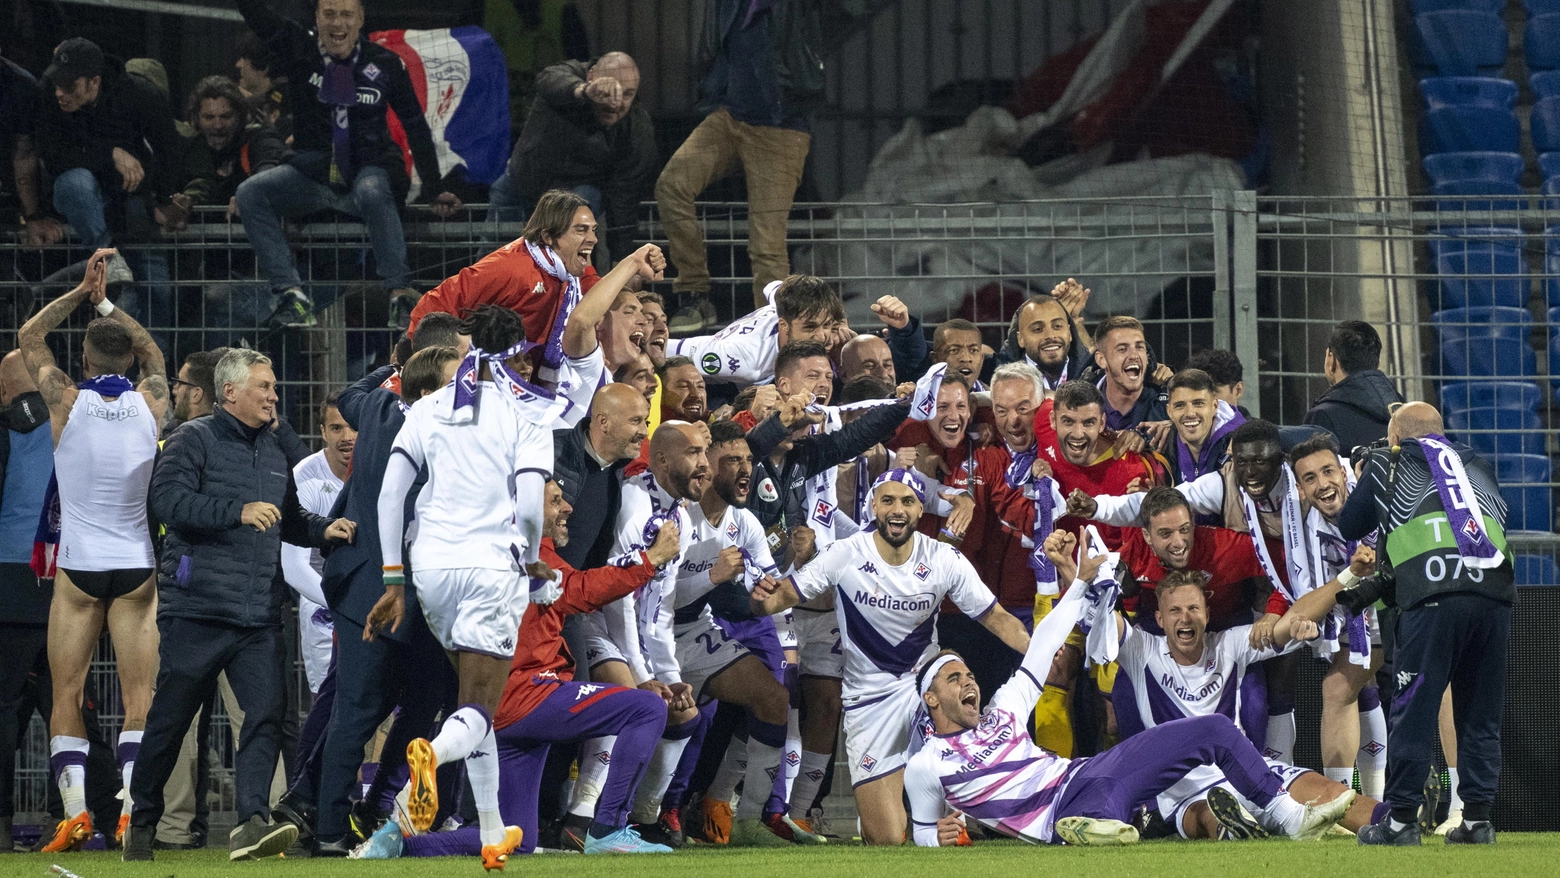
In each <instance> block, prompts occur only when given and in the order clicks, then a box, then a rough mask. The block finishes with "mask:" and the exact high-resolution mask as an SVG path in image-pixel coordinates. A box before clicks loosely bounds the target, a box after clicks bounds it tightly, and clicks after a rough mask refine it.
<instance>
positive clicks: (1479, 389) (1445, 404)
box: [1441, 381, 1544, 415]
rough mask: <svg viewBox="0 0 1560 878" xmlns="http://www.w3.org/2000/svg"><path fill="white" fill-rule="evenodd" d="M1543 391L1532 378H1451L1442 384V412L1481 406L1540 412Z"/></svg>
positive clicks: (1448, 412) (1447, 412) (1446, 412)
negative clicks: (1474, 379) (1509, 379)
mask: <svg viewBox="0 0 1560 878" xmlns="http://www.w3.org/2000/svg"><path fill="white" fill-rule="evenodd" d="M1543 395H1544V394H1543V391H1541V390H1539V388H1538V385H1537V384H1534V383H1533V382H1531V381H1449V382H1447V383H1445V384H1442V385H1441V412H1442V413H1443V414H1447V415H1450V414H1451V413H1452V412H1458V411H1467V410H1468V409H1478V408H1501V409H1517V410H1521V411H1530V412H1537V411H1538V403H1539V400H1540V399H1542V398H1543Z"/></svg>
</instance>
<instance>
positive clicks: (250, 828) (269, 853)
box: [228, 814, 298, 860]
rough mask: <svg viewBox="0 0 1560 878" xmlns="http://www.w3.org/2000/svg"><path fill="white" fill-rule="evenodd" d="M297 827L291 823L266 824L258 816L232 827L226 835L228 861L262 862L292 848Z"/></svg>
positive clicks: (296, 835)
mask: <svg viewBox="0 0 1560 878" xmlns="http://www.w3.org/2000/svg"><path fill="white" fill-rule="evenodd" d="M297 840H298V827H296V826H294V825H292V824H291V823H266V822H265V821H264V820H261V819H260V815H259V814H256V815H255V816H253V817H251V818H249V820H247V821H246V822H244V823H240V824H239V825H237V826H235V827H233V831H232V832H231V833H229V834H228V859H229V860H263V859H265V858H266V857H274V856H276V855H277V854H279V853H282V852H283V851H285V850H287V849H288V848H290V847H292V843H293V842H295V841H297Z"/></svg>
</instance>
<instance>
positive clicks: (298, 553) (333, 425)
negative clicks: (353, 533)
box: [282, 393, 357, 753]
mask: <svg viewBox="0 0 1560 878" xmlns="http://www.w3.org/2000/svg"><path fill="white" fill-rule="evenodd" d="M340 397H341V394H339V393H332V394H331V395H330V396H328V397H326V398H325V401H324V402H323V403H321V404H320V434H321V435H322V436H323V437H324V439H325V447H324V448H322V449H320V450H319V451H316V452H315V453H313V454H311V455H309V456H308V457H305V458H304V459H303V460H301V461H299V462H298V465H297V466H295V467H293V481H294V482H296V483H297V485H298V502H299V503H301V504H303V508H304V509H307V510H309V511H310V512H312V513H314V514H315V515H324V516H327V517H328V516H329V515H330V510H331V507H333V506H335V505H336V499H337V497H338V496H339V495H340V494H341V489H342V486H343V485H344V484H345V483H346V479H347V473H348V472H349V471H350V470H351V469H352V449H353V448H354V447H355V446H356V444H357V431H356V430H354V429H352V426H351V425H350V424H348V423H347V421H346V419H345V418H343V417H342V416H341V410H340V409H339V408H337V405H336V403H337V400H338V399H340ZM324 570H325V558H324V556H322V555H321V554H320V550H319V549H311V548H307V547H305V546H295V545H293V544H292V543H282V576H283V577H284V578H285V579H286V580H287V584H288V585H290V586H292V588H293V591H296V592H297V593H298V639H299V647H300V648H301V650H302V652H303V666H304V672H305V674H306V676H307V678H308V681H309V691H310V692H312V693H313V694H315V695H316V696H318V695H319V694H320V685H321V684H322V683H324V681H325V673H326V671H327V669H328V668H329V667H330V663H331V653H332V651H333V650H332V646H331V643H332V640H333V638H334V636H335V626H334V625H333V624H332V623H331V620H330V610H329V609H328V608H327V601H326V600H325V592H324V591H323V590H322V589H321V588H320V578H321V573H323V572H324ZM333 688H334V687H333ZM333 695H334V693H332V696H333ZM309 715H310V716H311V717H313V716H314V715H315V714H314V712H313V711H310V714H309ZM328 719H329V713H327V712H323V711H322V712H321V713H320V718H319V719H318V720H316V722H317V723H319V727H318V728H310V726H309V724H308V723H305V724H304V729H303V731H302V732H301V733H300V735H299V748H298V751H299V752H300V753H308V752H310V751H312V750H313V749H314V744H315V743H316V742H317V741H318V739H319V736H320V735H321V734H323V733H324V731H325V729H324V727H323V723H324V722H325V721H328Z"/></svg>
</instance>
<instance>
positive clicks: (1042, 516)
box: [1003, 447, 1061, 595]
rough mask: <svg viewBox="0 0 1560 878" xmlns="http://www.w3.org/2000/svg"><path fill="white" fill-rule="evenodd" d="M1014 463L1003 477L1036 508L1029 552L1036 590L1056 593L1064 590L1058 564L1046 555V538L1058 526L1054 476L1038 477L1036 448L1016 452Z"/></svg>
mask: <svg viewBox="0 0 1560 878" xmlns="http://www.w3.org/2000/svg"><path fill="white" fill-rule="evenodd" d="M1012 455H1013V462H1012V463H1010V464H1008V468H1007V473H1006V474H1004V476H1003V478H1004V479H1005V480H1006V481H1007V484H1008V487H1009V488H1014V489H1017V490H1022V491H1023V492H1024V496H1025V497H1028V498H1029V500H1030V502H1032V503H1034V507H1035V523H1034V529H1033V531H1032V532H1031V533H1030V542H1031V543H1033V546H1032V547H1031V548H1030V551H1029V569H1030V570H1032V571H1034V574H1035V593H1036V594H1043V595H1054V594H1059V593H1060V592H1061V588H1060V587H1059V585H1058V583H1057V581H1056V565H1055V564H1052V563H1051V559H1050V558H1047V557H1046V556H1045V538H1046V537H1048V536H1050V535H1051V531H1052V530H1053V529H1055V518H1056V510H1055V509H1053V508H1052V504H1053V503H1054V502H1055V498H1054V497H1053V496H1052V494H1051V491H1052V488H1051V484H1052V483H1051V477H1050V476H1046V477H1044V478H1039V479H1037V478H1035V477H1034V465H1035V447H1031V448H1030V449H1029V450H1027V451H1014V452H1012Z"/></svg>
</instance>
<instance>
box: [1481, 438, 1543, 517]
mask: <svg viewBox="0 0 1560 878" xmlns="http://www.w3.org/2000/svg"><path fill="white" fill-rule="evenodd" d="M1491 460H1493V461H1494V462H1495V478H1497V479H1499V480H1500V494H1501V496H1502V497H1504V498H1506V530H1508V531H1513V530H1537V531H1550V530H1553V529H1554V520H1555V509H1554V500H1553V499H1552V498H1551V497H1550V494H1549V485H1548V482H1549V479H1550V468H1549V458H1548V457H1545V456H1544V455H1542V454H1500V455H1493V456H1491Z"/></svg>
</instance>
